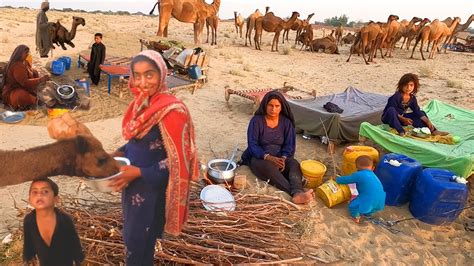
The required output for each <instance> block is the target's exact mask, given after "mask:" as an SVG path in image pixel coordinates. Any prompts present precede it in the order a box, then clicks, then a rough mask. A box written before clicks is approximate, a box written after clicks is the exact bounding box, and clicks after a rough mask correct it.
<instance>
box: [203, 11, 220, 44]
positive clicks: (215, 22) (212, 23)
mask: <svg viewBox="0 0 474 266" xmlns="http://www.w3.org/2000/svg"><path fill="white" fill-rule="evenodd" d="M218 26H219V17H218V16H217V15H212V16H210V17H208V18H206V30H207V41H206V43H208V42H209V27H211V45H217V27H218Z"/></svg>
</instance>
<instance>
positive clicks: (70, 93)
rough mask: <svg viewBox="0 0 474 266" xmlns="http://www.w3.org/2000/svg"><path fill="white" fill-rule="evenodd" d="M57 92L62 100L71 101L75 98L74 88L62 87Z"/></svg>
mask: <svg viewBox="0 0 474 266" xmlns="http://www.w3.org/2000/svg"><path fill="white" fill-rule="evenodd" d="M56 92H57V93H58V94H59V97H61V98H62V99H64V100H69V99H71V98H72V97H74V92H75V89H74V87H73V86H70V85H60V86H58V88H57V89H56Z"/></svg>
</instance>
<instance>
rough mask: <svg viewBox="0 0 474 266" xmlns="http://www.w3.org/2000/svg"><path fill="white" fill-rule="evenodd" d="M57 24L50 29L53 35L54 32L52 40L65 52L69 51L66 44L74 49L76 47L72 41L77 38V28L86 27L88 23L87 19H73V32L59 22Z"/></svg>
mask: <svg viewBox="0 0 474 266" xmlns="http://www.w3.org/2000/svg"><path fill="white" fill-rule="evenodd" d="M55 24H56V25H55V26H53V27H50V29H52V31H51V33H53V32H54V34H52V36H51V40H52V42H53V43H55V44H56V45H57V46H61V47H62V48H63V50H67V49H66V46H65V45H64V44H65V43H67V44H68V45H69V46H71V47H72V48H74V47H75V45H74V43H73V42H72V40H73V39H74V37H76V29H77V26H79V25H82V26H85V25H86V21H85V19H83V18H81V17H72V26H71V31H68V30H67V29H66V28H65V27H64V26H63V25H61V23H60V22H59V20H58V22H56V23H55Z"/></svg>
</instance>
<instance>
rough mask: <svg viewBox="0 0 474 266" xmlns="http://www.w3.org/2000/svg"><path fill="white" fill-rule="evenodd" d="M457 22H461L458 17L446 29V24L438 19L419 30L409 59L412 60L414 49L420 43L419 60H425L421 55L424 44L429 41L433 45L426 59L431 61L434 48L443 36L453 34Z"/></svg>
mask: <svg viewBox="0 0 474 266" xmlns="http://www.w3.org/2000/svg"><path fill="white" fill-rule="evenodd" d="M459 21H461V19H460V18H459V17H455V18H454V21H453V23H452V24H451V26H450V27H448V26H447V25H446V23H444V22H441V21H439V20H438V19H435V20H434V21H433V22H431V24H429V25H426V26H424V27H423V29H421V31H420V33H419V34H418V36H417V37H416V42H415V46H413V50H412V52H411V56H410V58H413V53H414V52H415V48H416V46H417V45H418V43H419V42H420V41H421V44H420V53H421V58H422V59H423V60H426V59H425V56H424V55H423V45H424V44H425V42H426V41H430V42H432V43H433V45H432V47H431V51H430V54H429V55H428V58H429V59H433V58H434V51H435V48H437V47H438V43H439V41H440V39H442V38H443V37H445V36H449V35H450V34H451V33H452V32H453V30H454V29H455V28H456V26H457V25H458V24H459Z"/></svg>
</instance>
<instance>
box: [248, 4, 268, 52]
mask: <svg viewBox="0 0 474 266" xmlns="http://www.w3.org/2000/svg"><path fill="white" fill-rule="evenodd" d="M269 9H270V7H268V6H267V7H265V14H267V13H268V10H269ZM261 16H263V15H262V13H260V10H258V9H256V10H255V12H253V13H252V14H250V16H249V17H248V18H247V29H246V32H245V46H247V39H248V40H249V43H250V45H252V31H253V29H254V28H255V20H257V18H259V17H261Z"/></svg>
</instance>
